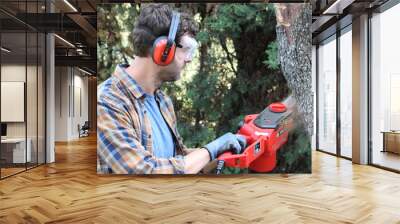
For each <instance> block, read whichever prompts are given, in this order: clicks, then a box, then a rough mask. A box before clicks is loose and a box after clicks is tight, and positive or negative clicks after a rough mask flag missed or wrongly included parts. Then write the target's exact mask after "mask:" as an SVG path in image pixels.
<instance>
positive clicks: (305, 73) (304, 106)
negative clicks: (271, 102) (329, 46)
mask: <svg viewBox="0 0 400 224" xmlns="http://www.w3.org/2000/svg"><path fill="white" fill-rule="evenodd" d="M275 8H276V17H277V27H276V33H277V41H278V53H279V60H280V64H281V68H282V72H283V75H284V76H285V78H286V80H287V82H288V86H289V88H290V89H291V91H292V95H293V97H294V98H295V99H296V102H297V106H298V110H299V112H300V113H301V114H302V115H303V116H301V117H302V119H303V121H304V124H305V127H306V129H307V132H308V134H310V135H312V132H313V99H314V97H313V96H314V93H313V92H312V89H311V83H312V77H311V47H312V46H311V45H312V43H311V16H312V15H311V13H312V10H311V4H308V3H305V4H293V3H282V4H276V5H275Z"/></svg>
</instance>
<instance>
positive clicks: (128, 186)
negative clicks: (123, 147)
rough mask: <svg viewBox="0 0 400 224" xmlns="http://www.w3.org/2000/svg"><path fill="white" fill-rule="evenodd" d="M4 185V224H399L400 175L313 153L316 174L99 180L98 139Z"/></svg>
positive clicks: (0, 197) (73, 146)
mask: <svg viewBox="0 0 400 224" xmlns="http://www.w3.org/2000/svg"><path fill="white" fill-rule="evenodd" d="M56 158H57V159H56V163H55V164H50V165H46V166H41V167H39V168H36V169H33V170H30V171H28V172H26V173H22V174H19V175H17V176H13V177H10V178H8V179H5V180H2V181H0V223H42V222H49V223H374V224H375V223H385V224H386V223H400V175H399V174H395V173H391V172H387V171H384V170H380V169H377V168H374V167H369V166H359V165H352V164H351V162H350V161H347V160H343V159H337V158H335V157H333V156H330V155H326V154H323V153H320V152H314V153H313V174H310V175H288V176H287V175H262V176H233V177H199V176H192V177H159V176H158V177H133V176H98V175H97V174H96V140H95V138H93V137H91V138H85V139H82V140H81V141H76V142H71V143H69V144H57V147H56Z"/></svg>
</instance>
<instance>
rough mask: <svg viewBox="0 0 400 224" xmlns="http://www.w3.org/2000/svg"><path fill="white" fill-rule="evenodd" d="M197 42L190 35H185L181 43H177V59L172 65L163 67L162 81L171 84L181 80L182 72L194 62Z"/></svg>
mask: <svg viewBox="0 0 400 224" xmlns="http://www.w3.org/2000/svg"><path fill="white" fill-rule="evenodd" d="M197 46H198V44H197V42H196V40H195V39H194V38H193V37H191V36H190V35H186V34H185V35H183V36H182V38H181V41H180V43H177V48H176V51H175V58H174V60H173V61H172V63H171V64H169V65H167V66H165V67H163V68H162V69H161V71H160V73H159V74H160V79H161V80H162V81H163V82H171V81H176V80H178V79H180V76H181V72H182V70H183V69H184V68H185V65H186V63H189V62H191V61H192V60H193V57H194V54H195V52H196V49H197Z"/></svg>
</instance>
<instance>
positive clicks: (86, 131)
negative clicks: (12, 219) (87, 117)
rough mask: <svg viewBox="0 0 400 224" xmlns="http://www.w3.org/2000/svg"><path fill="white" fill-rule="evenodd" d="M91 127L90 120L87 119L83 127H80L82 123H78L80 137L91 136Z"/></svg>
mask: <svg viewBox="0 0 400 224" xmlns="http://www.w3.org/2000/svg"><path fill="white" fill-rule="evenodd" d="M89 129H90V124H89V121H85V123H84V124H83V125H82V127H80V125H79V124H78V132H79V138H80V137H87V136H89Z"/></svg>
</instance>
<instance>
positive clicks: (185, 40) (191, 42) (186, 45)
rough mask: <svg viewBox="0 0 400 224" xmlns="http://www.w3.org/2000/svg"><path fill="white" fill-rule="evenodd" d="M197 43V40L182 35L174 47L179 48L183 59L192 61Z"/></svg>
mask: <svg viewBox="0 0 400 224" xmlns="http://www.w3.org/2000/svg"><path fill="white" fill-rule="evenodd" d="M198 46H199V44H198V43H197V41H196V40H195V39H194V38H192V37H189V36H186V35H185V36H183V37H182V39H181V42H180V44H177V45H176V47H178V48H181V49H182V50H183V52H184V54H185V61H192V60H193V58H194V55H195V54H196V50H197V48H198Z"/></svg>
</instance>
